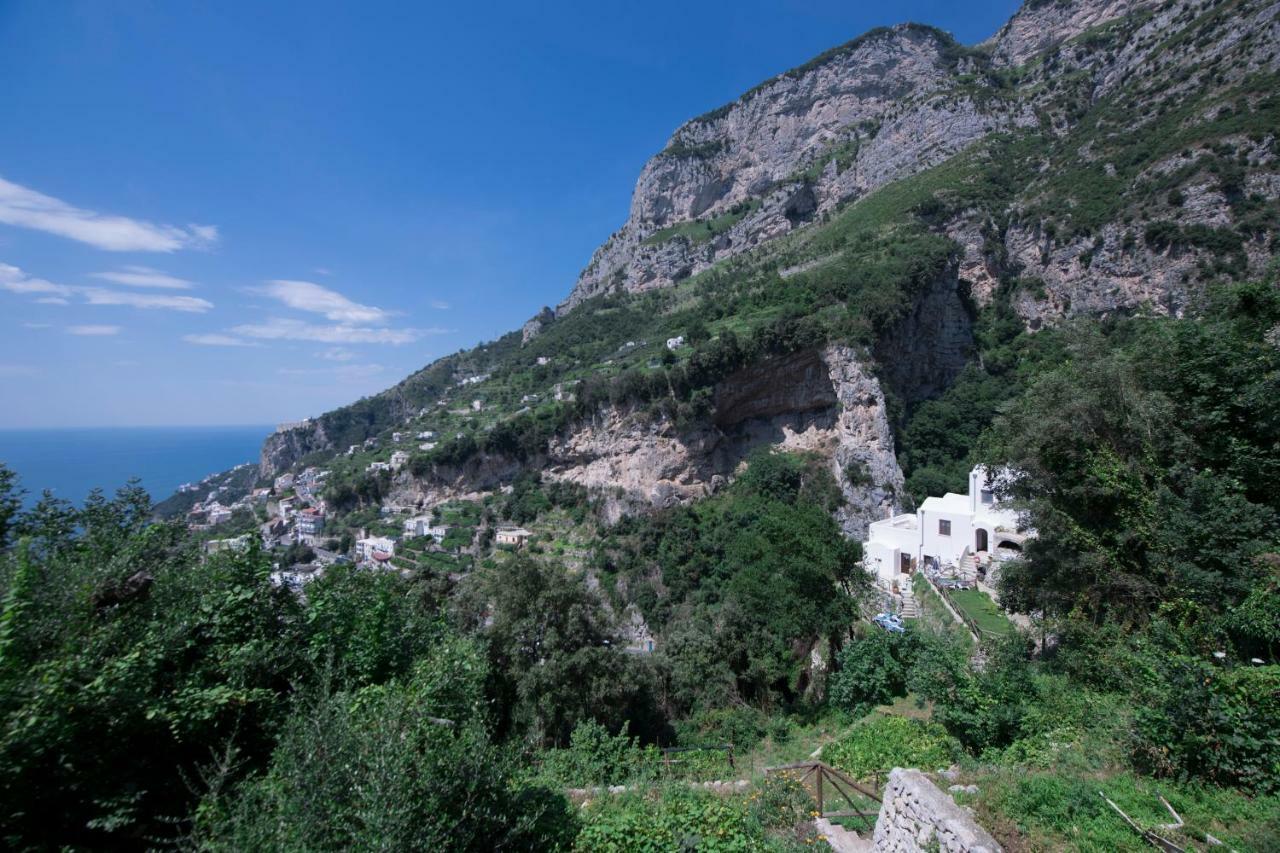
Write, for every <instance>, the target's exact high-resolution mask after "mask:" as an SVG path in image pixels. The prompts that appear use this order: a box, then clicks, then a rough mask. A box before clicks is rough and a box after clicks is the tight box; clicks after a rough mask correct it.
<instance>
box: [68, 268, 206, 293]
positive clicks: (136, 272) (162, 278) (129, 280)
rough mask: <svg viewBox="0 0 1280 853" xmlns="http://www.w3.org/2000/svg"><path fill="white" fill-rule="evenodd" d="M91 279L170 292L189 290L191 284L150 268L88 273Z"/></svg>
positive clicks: (183, 279)
mask: <svg viewBox="0 0 1280 853" xmlns="http://www.w3.org/2000/svg"><path fill="white" fill-rule="evenodd" d="M90 275H91V276H92V277H93V278H100V279H102V280H103V281H110V282H114V283H116V284H126V285H130V286H132V287H163V288H169V289H171V290H190V289H191V287H192V283H191V282H189V281H187V280H186V279H185V278H178V277H176V276H172V275H169V274H168V273H164V272H161V271H160V270H154V269H152V268H151V267H138V266H128V267H122V268H121V269H119V270H115V271H112V272H95V273H90Z"/></svg>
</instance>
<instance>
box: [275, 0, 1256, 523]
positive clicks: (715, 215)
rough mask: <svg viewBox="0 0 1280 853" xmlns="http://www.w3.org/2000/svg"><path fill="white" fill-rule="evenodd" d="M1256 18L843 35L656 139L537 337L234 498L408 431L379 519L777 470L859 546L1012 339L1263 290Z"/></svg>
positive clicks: (1246, 10) (331, 434)
mask: <svg viewBox="0 0 1280 853" xmlns="http://www.w3.org/2000/svg"><path fill="white" fill-rule="evenodd" d="M1278 11H1280V4H1277V3H1275V2H1263V1H1262V0H1224V2H1212V1H1211V0H1202V2H1196V1H1195V0H1185V2H1168V3H1141V2H1106V1H1105V0H1083V2H1074V3H1070V2H1068V3H1062V2H1030V3H1028V4H1027V5H1026V6H1024V8H1023V9H1022V10H1020V11H1019V13H1018V14H1017V15H1016V16H1015V17H1014V18H1013V20H1011V21H1010V22H1009V24H1007V25H1006V26H1005V27H1004V28H1002V29H1001V30H1000V32H999V33H997V34H996V35H995V36H994V37H993V38H992V39H991V40H989V41H988V42H986V43H984V44H982V45H979V46H977V47H964V46H961V45H958V44H956V43H955V42H954V41H953V40H952V39H951V38H950V37H949V36H947V35H946V34H945V33H941V32H939V31H936V30H933V29H931V28H928V27H923V26H919V25H903V26H899V27H895V28H892V29H885V30H877V31H873V32H871V33H868V34H867V35H865V36H862V37H861V38H858V39H855V40H854V41H852V42H850V43H848V44H846V45H843V46H841V47H839V48H836V49H834V50H832V51H829V52H828V53H826V54H824V55H822V56H820V57H817V58H816V59H814V60H813V61H811V62H809V63H807V64H805V65H803V66H801V67H799V68H797V69H794V70H792V71H789V72H787V73H785V74H782V75H779V76H778V77H776V78H773V79H771V80H769V81H766V82H765V83H763V84H761V85H760V86H758V87H756V88H755V89H753V90H751V91H750V92H748V93H746V94H745V95H743V96H742V97H741V98H739V99H738V100H737V101H735V102H734V103H732V104H729V105H726V106H724V107H721V108H719V109H716V110H714V111H712V112H710V113H708V114H706V115H704V116H701V117H699V118H697V119H694V120H692V121H690V122H688V123H686V124H685V125H684V126H682V127H681V128H680V129H679V130H677V131H676V133H675V134H674V135H673V136H672V139H671V142H670V143H669V144H668V146H667V148H666V149H664V151H663V152H661V153H659V154H658V155H657V156H656V157H654V158H653V159H652V160H651V161H650V162H649V163H648V164H647V165H646V166H645V168H644V170H643V171H642V174H641V177H640V179H639V181H638V183H637V187H636V191H635V195H634V196H633V200H632V205H631V213H630V216H629V218H628V220H627V222H626V224H625V225H624V226H623V227H622V228H621V229H620V230H619V231H618V232H616V233H615V234H614V235H613V236H612V237H611V238H610V239H609V240H608V241H607V242H606V243H605V244H604V245H603V246H602V247H601V248H600V249H599V250H597V252H596V253H595V255H594V256H593V258H592V261H591V263H590V265H589V266H588V267H587V269H586V270H585V271H584V273H583V275H582V277H581V278H580V279H579V281H578V283H577V285H576V286H575V287H574V288H573V290H572V292H571V294H570V295H569V297H568V298H567V299H566V301H565V303H564V304H563V305H562V306H561V307H560V308H559V309H558V310H556V311H554V312H552V311H543V312H542V313H541V314H539V315H538V316H537V317H535V318H534V320H532V321H530V323H529V324H527V325H526V327H525V328H524V329H523V330H521V331H519V332H512V333H511V334H508V335H506V336H504V337H503V338H501V339H499V340H497V341H495V342H493V343H492V344H488V345H485V346H482V347H478V348H476V349H474V350H470V351H468V352H465V353H460V354H458V355H454V356H450V357H448V358H445V359H442V360H441V361H439V362H436V363H435V364H433V365H431V366H429V367H427V368H426V369H424V370H422V371H420V372H419V373H417V374H415V375H413V376H411V377H409V378H408V379H406V380H405V381H404V382H402V383H400V384H399V385H397V386H396V387H394V388H392V389H390V390H389V391H387V392H384V393H383V394H380V395H377V396H375V397H372V398H369V399H366V400H362V401H360V402H359V403H356V404H354V405H352V406H349V407H346V408H344V409H340V410H337V411H335V412H332V413H329V414H327V415H324V416H322V417H320V418H318V419H316V420H315V421H313V422H311V423H310V424H309V425H308V426H306V427H305V428H302V429H298V430H293V431H288V432H284V433H280V434H277V435H275V436H273V437H272V438H271V439H269V440H268V442H267V444H266V446H265V447H264V449H263V457H262V464H261V473H262V475H263V476H271V475H274V474H276V473H278V472H280V471H283V470H286V469H288V468H290V467H292V466H294V465H297V464H299V463H300V462H303V461H304V460H305V461H308V462H315V461H320V460H324V459H327V458H329V457H330V456H332V455H333V453H334V452H335V451H338V450H345V449H346V448H347V447H348V446H349V445H353V444H357V443H361V442H363V441H365V440H366V439H368V438H371V437H380V438H381V440H382V445H381V446H383V447H386V446H387V444H388V443H389V442H388V436H389V433H390V431H391V430H392V429H393V428H399V427H400V426H401V425H409V426H410V427H414V426H417V427H420V428H427V429H431V430H433V431H436V432H439V433H440V434H441V435H443V436H446V440H443V441H440V442H438V444H437V446H436V447H434V448H433V449H430V450H424V451H417V452H415V456H414V459H413V462H412V465H411V466H410V468H409V469H408V470H406V471H404V472H402V473H400V474H399V475H397V476H396V477H395V478H394V479H393V481H392V482H390V483H388V484H387V486H386V488H385V490H381V491H383V492H384V493H386V494H391V495H393V496H394V498H395V499H396V500H400V501H403V502H417V501H423V502H426V501H434V500H438V499H441V498H447V497H450V496H453V495H458V494H469V493H474V492H478V491H489V490H493V489H496V488H498V487H500V486H502V485H504V484H507V483H509V482H510V481H511V479H512V478H513V477H514V476H515V474H516V473H517V472H519V471H520V470H521V469H524V468H537V469H542V470H544V471H545V473H546V475H547V476H548V477H550V478H552V479H561V480H564V481H567V482H573V483H578V484H581V485H585V486H588V487H590V488H592V489H595V490H597V491H600V492H603V493H608V494H610V495H612V496H614V497H615V498H616V500H614V501H612V502H611V503H610V504H609V506H610V507H611V509H610V510H609V514H610V515H611V516H614V517H616V515H617V514H618V513H621V512H624V511H627V510H628V509H629V508H632V507H636V506H644V505H656V506H663V505H667V504H670V503H672V502H678V501H683V500H687V499H690V498H696V497H699V496H702V495H706V494H710V493H712V492H714V491H715V490H717V489H718V488H719V486H720V484H722V483H723V482H724V481H725V480H726V479H727V478H731V477H732V476H733V473H734V471H735V469H736V467H737V465H738V464H739V463H740V461H741V460H742V459H743V458H744V455H745V454H746V453H748V452H749V451H750V450H751V449H752V448H753V447H756V446H759V445H761V444H772V445H777V446H785V447H797V448H800V447H802V448H806V449H812V450H815V451H817V452H819V453H821V454H822V455H823V456H824V457H825V458H826V459H827V460H828V462H829V465H830V468H831V471H832V473H833V474H834V475H835V476H836V478H837V481H838V484H839V486H840V488H841V490H842V491H843V492H844V494H845V497H846V499H847V506H846V507H845V509H844V510H842V511H841V519H842V522H843V524H844V527H845V530H846V532H847V533H849V534H857V533H859V532H861V530H862V529H863V528H864V526H865V523H866V522H867V520H868V519H871V518H874V517H878V516H880V515H882V514H883V513H884V512H885V511H887V510H889V509H892V508H896V507H898V506H900V505H902V504H903V503H904V502H905V501H908V500H909V498H908V495H907V493H906V492H905V491H904V487H903V484H904V470H903V469H902V467H900V465H899V460H902V461H903V462H904V463H905V464H906V467H907V468H908V470H907V471H906V472H905V474H906V475H908V476H909V475H911V474H912V471H911V470H910V468H911V466H912V464H913V463H912V461H911V460H912V459H914V458H916V457H915V456H913V455H912V454H911V453H909V452H908V451H909V449H910V448H908V447H906V446H905V445H906V444H909V443H910V440H911V435H912V434H913V426H912V425H913V419H914V418H915V417H916V415H917V413H918V412H919V411H921V405H922V404H923V403H924V402H925V401H928V400H933V399H937V398H939V396H940V395H946V394H951V393H959V392H953V391H952V390H951V389H953V387H955V385H954V383H956V381H957V379H958V378H960V377H962V374H963V376H964V377H967V378H965V380H964V381H965V383H970V384H965V385H964V386H963V388H964V389H969V388H971V383H972V382H975V381H979V380H980V379H982V377H984V376H985V377H986V378H988V379H993V380H998V382H999V383H1004V382H1006V379H1007V377H1005V378H1001V377H1000V376H999V375H998V374H999V372H1000V371H1001V370H1006V369H1008V367H1007V366H1002V365H1001V364H1000V363H999V359H998V358H996V351H995V349H993V347H997V346H998V345H999V344H1000V342H1001V341H1004V340H1007V339H1009V336H1010V335H1011V334H1015V333H1016V332H1017V331H1018V330H1035V329H1039V328H1043V327H1045V326H1047V325H1054V324H1057V323H1059V322H1060V321H1061V320H1062V319H1063V318H1067V317H1072V316H1092V317H1105V316H1108V315H1114V314H1117V313H1132V312H1155V313H1165V314H1172V315H1181V314H1183V313H1184V312H1187V311H1193V310H1195V306H1196V304H1197V302H1198V300H1199V298H1200V295H1201V293H1202V292H1203V290H1204V288H1205V286H1206V284H1208V283H1211V282H1214V281H1228V280H1241V279H1244V278H1248V277H1251V276H1258V275H1264V274H1266V271H1267V270H1268V269H1270V268H1271V264H1272V258H1273V255H1274V251H1275V248H1276V247H1275V243H1274V238H1273V236H1272V235H1273V234H1274V232H1275V229H1276V226H1277V224H1280V205H1278V202H1277V198H1278V197H1280V168H1278V166H1277V161H1276V148H1275V146H1276V140H1275V129H1276V128H1277V127H1280V96H1278V95H1277V92H1280V86H1278V85H1277V83H1278V82H1280V78H1278V77H1277V72H1278V71H1280V16H1278ZM679 335H683V336H684V337H685V338H686V342H685V345H683V346H677V347H676V348H674V349H669V348H668V347H667V346H665V341H666V340H667V339H668V338H672V337H675V336H679ZM993 359H995V360H994V361H993ZM966 365H970V368H969V369H970V371H975V370H976V371H977V373H976V374H975V373H972V372H970V373H964V371H965V370H966ZM975 376H977V377H979V379H974V377H975ZM997 384H998V383H997ZM1006 384H1007V383H1006ZM962 390H963V389H962ZM964 393H968V391H965V392H964ZM992 402H993V403H994V402H998V401H996V400H994V399H993V400H992ZM477 405H478V406H479V408H478V409H477V408H476V406H477ZM925 411H927V407H926V408H925ZM991 412H992V409H991V407H990V406H989V405H985V406H984V408H983V409H982V410H981V411H979V412H977V413H976V414H975V417H978V418H979V419H981V418H989V417H990V416H991ZM960 455H961V456H963V455H964V454H963V453H961V454H960ZM937 485H945V484H943V483H938V484H937Z"/></svg>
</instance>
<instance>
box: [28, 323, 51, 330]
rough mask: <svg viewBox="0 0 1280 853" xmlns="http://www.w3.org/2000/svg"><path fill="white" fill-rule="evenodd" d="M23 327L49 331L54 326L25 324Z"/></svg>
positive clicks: (49, 324) (48, 324)
mask: <svg viewBox="0 0 1280 853" xmlns="http://www.w3.org/2000/svg"><path fill="white" fill-rule="evenodd" d="M22 325H23V327H24V328H27V329H47V328H49V326H51V325H52V324H51V323H23V324H22Z"/></svg>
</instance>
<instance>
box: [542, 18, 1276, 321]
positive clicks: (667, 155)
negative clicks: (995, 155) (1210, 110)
mask: <svg viewBox="0 0 1280 853" xmlns="http://www.w3.org/2000/svg"><path fill="white" fill-rule="evenodd" d="M1214 18H1216V19H1217V20H1216V21H1215V20H1213V19H1214ZM1193 25H1195V26H1197V27H1198V29H1199V30H1200V33H1199V37H1198V38H1197V39H1194V40H1192V39H1179V38H1178V37H1177V33H1178V32H1179V31H1180V30H1182V29H1186V28H1190V27H1191V26H1193ZM1276 27H1277V16H1276V4H1274V3H1266V2H1237V3H1225V4H1224V3H1218V2H1194V1H1193V2H1141V1H1140V0H1080V2H1058V0H1032V2H1028V3H1027V4H1026V5H1025V6H1024V7H1023V8H1022V9H1021V10H1019V12H1018V13H1017V14H1016V15H1015V16H1014V17H1013V19H1011V20H1010V21H1009V23H1008V24H1006V25H1005V26H1004V27H1003V28H1002V29H1001V30H1000V31H999V32H998V33H997V34H996V35H995V36H993V37H992V39H990V40H989V41H988V42H986V43H984V44H983V45H980V46H979V47H977V48H964V47H962V46H959V45H957V44H955V43H954V42H953V41H951V40H950V38H949V37H948V36H946V35H945V34H944V33H940V32H938V31H936V30H932V29H930V28H927V27H922V26H917V25H902V26H899V27H894V28H892V29H886V30H879V31H874V32H872V33H869V34H867V35H866V36H863V37H861V38H859V39H856V40H855V41H853V42H850V43H849V44H847V45H844V46H842V47H840V48H837V49H835V50H832V51H829V52H828V53H827V54H824V55H823V56H821V57H818V58H817V59H815V60H813V61H812V62H810V63H807V64H806V65H804V66H801V67H800V68H798V69H795V70H793V71H789V72H787V73H786V74H783V75H780V76H779V77H776V78H774V79H772V80H769V81H767V82H765V83H763V84H761V85H760V86H758V87H756V88H755V89H753V90H752V91H751V92H748V93H747V94H745V95H743V96H742V97H741V98H740V99H739V100H737V101H735V102H734V103H732V104H729V105H726V106H725V107H722V108H720V109H718V110H715V111H713V112H711V113H708V114H707V115H705V116H701V117H699V118H695V119H693V120H692V121H690V122H688V123H686V124H685V125H684V126H682V127H681V128H679V129H678V130H677V131H676V132H675V134H673V136H672V137H671V140H670V142H669V143H668V145H667V147H666V148H665V149H664V150H663V151H662V152H660V153H659V154H658V155H656V156H655V157H654V158H653V159H652V160H650V161H649V162H648V163H647V164H646V165H645V167H644V169H643V170H642V172H641V175H640V178H639V180H638V181H637V183H636V188H635V192H634V195H633V197H632V203H631V211H630V215H629V217H628V218H627V221H626V222H625V223H624V225H623V226H622V227H621V228H620V229H619V230H618V231H617V232H615V233H614V234H613V235H612V236H611V237H610V238H609V239H608V241H607V242H606V243H605V244H604V245H603V246H601V247H600V248H599V249H598V250H597V251H596V252H595V254H594V255H593V257H592V259H591V262H590V263H589V264H588V266H587V267H586V269H585V270H584V271H583V272H582V274H581V276H580V277H579V279H578V282H577V284H576V285H575V286H574V288H573V291H572V292H571V293H570V294H569V296H568V298H567V299H566V300H565V301H564V303H562V305H561V306H560V309H559V310H560V311H561V312H564V311H567V310H570V309H572V308H573V307H574V306H576V305H577V304H579V303H580V302H582V301H583V300H584V299H587V298H589V297H591V296H593V295H596V294H599V293H602V292H609V291H612V290H617V289H622V290H627V291H632V292H635V291H642V290H645V289H649V288H655V287H666V286H670V285H672V284H674V283H676V282H678V281H680V280H682V279H684V278H686V277H688V276H690V275H693V274H696V273H698V272H699V271H701V270H704V269H706V268H708V267H710V266H711V265H713V264H714V263H716V262H717V261H720V260H723V259H725V258H729V257H732V256H735V255H738V254H740V253H742V252H744V251H748V250H750V249H753V248H755V247H757V246H760V245H762V244H765V243H768V242H769V241H771V240H774V239H776V238H777V237H779V236H782V235H784V234H787V233H790V232H793V231H796V230H798V229H802V228H804V227H805V226H806V225H807V224H809V223H811V222H813V221H814V220H815V219H820V218H822V217H823V216H824V214H828V213H829V212H831V211H833V210H834V209H836V208H837V207H838V206H841V205H844V204H848V203H851V202H856V200H858V199H859V198H862V197H864V196H866V195H867V194H868V193H870V192H872V191H874V190H875V189H877V188H879V187H882V186H885V185H886V184H889V183H892V182H894V181H897V180H900V179H902V178H904V177H907V176H910V175H912V174H916V173H918V172H921V171H923V170H925V169H928V168H929V167H931V166H934V165H936V164H938V163H940V162H943V161H945V160H947V159H948V158H950V157H952V156H953V155H955V154H956V153H957V152H960V151H963V150H965V149H966V148H969V147H971V146H973V145H974V144H975V143H977V142H979V141H981V140H984V139H987V138H989V137H991V136H992V135H993V134H997V133H1000V132H1002V131H1017V130H1023V131H1026V130H1031V129H1045V130H1048V131H1049V132H1051V133H1058V134H1065V133H1069V132H1070V131H1071V129H1072V125H1073V123H1074V122H1076V121H1078V119H1079V117H1080V116H1079V115H1078V114H1077V113H1078V112H1079V108H1080V107H1081V106H1082V105H1081V104H1075V105H1072V107H1069V108H1067V109H1065V110H1064V107H1063V103H1064V99H1063V98H1062V97H1061V96H1062V93H1063V91H1064V90H1065V89H1066V88H1067V87H1069V86H1080V87H1081V90H1082V91H1081V97H1082V98H1084V99H1085V101H1084V105H1087V104H1092V103H1096V102H1097V101H1098V100H1100V99H1102V98H1104V97H1106V96H1108V95H1110V94H1112V93H1113V92H1114V91H1115V90H1117V89H1119V88H1120V87H1122V86H1124V85H1125V84H1128V83H1131V82H1132V81H1133V80H1134V79H1135V78H1141V77H1142V76H1144V75H1146V76H1152V77H1153V78H1155V79H1159V80H1160V81H1165V82H1166V83H1167V81H1169V80H1173V81H1177V82H1176V83H1175V84H1174V85H1175V88H1174V89H1173V90H1172V91H1168V92H1163V93H1159V94H1160V96H1161V97H1167V96H1169V95H1170V94H1177V93H1178V88H1181V89H1182V90H1184V91H1186V92H1187V93H1191V92H1193V91H1194V90H1195V89H1196V87H1198V86H1200V87H1203V86H1205V85H1206V83H1210V82H1211V83H1212V85H1213V86H1214V87H1215V88H1218V87H1221V86H1223V85H1224V84H1230V83H1232V82H1239V81H1240V80H1242V79H1243V78H1244V77H1245V76H1247V75H1250V74H1256V73H1258V72H1259V71H1268V72H1274V71H1275V70H1276V68H1277V49H1276V46H1277V44H1278V43H1280V38H1277V31H1276ZM1206 78H1207V79H1206ZM1155 94H1156V93H1153V97H1152V100H1153V101H1158V100H1160V98H1159V97H1154V95H1155ZM1261 148H1263V149H1265V151H1260V152H1258V153H1257V157H1258V158H1265V160H1255V165H1264V164H1266V163H1269V162H1270V158H1271V157H1272V154H1271V153H1270V148H1271V146H1270V143H1269V142H1267V143H1265V144H1263V145H1261ZM1077 153H1078V155H1079V156H1083V157H1086V158H1087V157H1088V156H1089V153H1088V151H1087V150H1082V151H1080V152H1077ZM1101 165H1102V164H1100V166H1101ZM1270 180H1271V179H1267V181H1264V182H1263V185H1262V189H1263V190H1264V192H1265V193H1266V194H1267V195H1268V196H1269V197H1270V198H1274V197H1275V188H1274V187H1273V186H1271V184H1270V183H1269V181H1270ZM1200 189H1201V190H1202V191H1200V192H1198V193H1197V195H1196V196H1195V197H1193V199H1192V201H1193V204H1191V205H1188V206H1186V207H1185V208H1184V209H1183V211H1181V212H1180V216H1179V218H1180V219H1181V220H1182V221H1184V222H1186V223H1200V224H1220V223H1221V222H1222V221H1224V220H1225V219H1227V218H1229V217H1227V216H1226V214H1225V213H1224V210H1225V209H1226V205H1225V203H1224V200H1223V199H1221V198H1217V199H1215V198H1213V197H1212V195H1211V194H1210V195H1209V196H1206V195H1205V193H1204V192H1203V190H1204V188H1200ZM1119 218H1120V217H1119V216H1117V217H1116V219H1117V220H1119ZM1108 224H1109V225H1111V226H1112V227H1110V229H1109V230H1106V231H1104V233H1102V234H1100V235H1099V234H1090V235H1088V236H1089V239H1088V240H1087V241H1086V240H1081V241H1078V242H1076V243H1075V244H1070V245H1056V244H1053V239H1052V238H1053V235H1049V236H1048V239H1046V235H1045V233H1044V232H1043V231H1042V229H1041V226H1042V223H1040V222H1028V223H1018V224H1016V225H1015V226H1014V227H1013V228H1012V229H1011V232H1010V233H1009V234H1008V237H1007V246H1006V251H1008V252H1009V254H1010V255H1011V256H1012V257H1011V259H1012V264H1011V265H1010V266H1019V267H1022V268H1025V269H1035V268H1042V270H1043V272H1042V274H1040V277H1042V278H1043V279H1044V280H1045V284H1046V285H1047V289H1048V291H1049V293H1048V298H1046V299H1043V300H1041V304H1039V305H1034V306H1033V305H1029V304H1028V305H1026V306H1024V310H1025V314H1026V316H1027V318H1028V319H1029V320H1031V319H1034V320H1036V321H1040V320H1043V319H1044V317H1045V316H1047V315H1054V314H1056V315H1061V314H1062V313H1067V312H1069V311H1070V310H1071V306H1075V309H1076V310H1077V311H1089V312H1098V311H1106V310H1114V309H1115V308H1118V307H1132V306H1135V305H1141V304H1153V305H1157V306H1164V307H1166V308H1170V309H1172V310H1180V308H1181V306H1182V305H1184V304H1185V296H1186V294H1185V288H1182V287H1181V286H1180V283H1181V282H1182V281H1183V279H1184V278H1185V277H1186V276H1187V273H1188V268H1189V267H1194V266H1195V262H1196V261H1195V259H1194V258H1191V259H1187V258H1183V257H1167V256H1166V257H1156V256H1155V255H1161V254H1167V253H1162V252H1157V253H1153V254H1151V255H1147V256H1139V257H1134V256H1133V255H1132V253H1130V254H1129V256H1128V257H1120V254H1121V252H1120V251H1119V249H1120V247H1121V246H1122V244H1123V243H1124V230H1123V229H1122V228H1119V227H1117V226H1118V222H1112V223H1108ZM953 227H963V226H962V225H961V224H960V223H956V224H954V225H953ZM1095 243H1096V244H1097V245H1096V246H1095V245H1094V244H1095ZM964 248H965V251H966V256H967V257H968V258H969V259H970V263H971V264H972V259H973V257H974V245H973V243H972V241H970V242H969V243H967V244H965V246H964ZM1124 248H1125V249H1126V250H1128V249H1129V248H1131V247H1130V246H1125V247H1124ZM1085 255H1087V256H1088V258H1087V261H1092V260H1093V259H1094V258H1097V259H1098V260H1099V261H1100V263H1099V264H1098V265H1097V267H1096V268H1093V269H1090V268H1089V266H1088V263H1087V262H1086V263H1085V264H1084V265H1083V266H1082V265H1081V264H1080V263H1079V262H1078V259H1079V258H1080V257H1081V256H1085ZM986 286H987V287H988V288H989V283H988V284H987V285H986Z"/></svg>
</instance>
